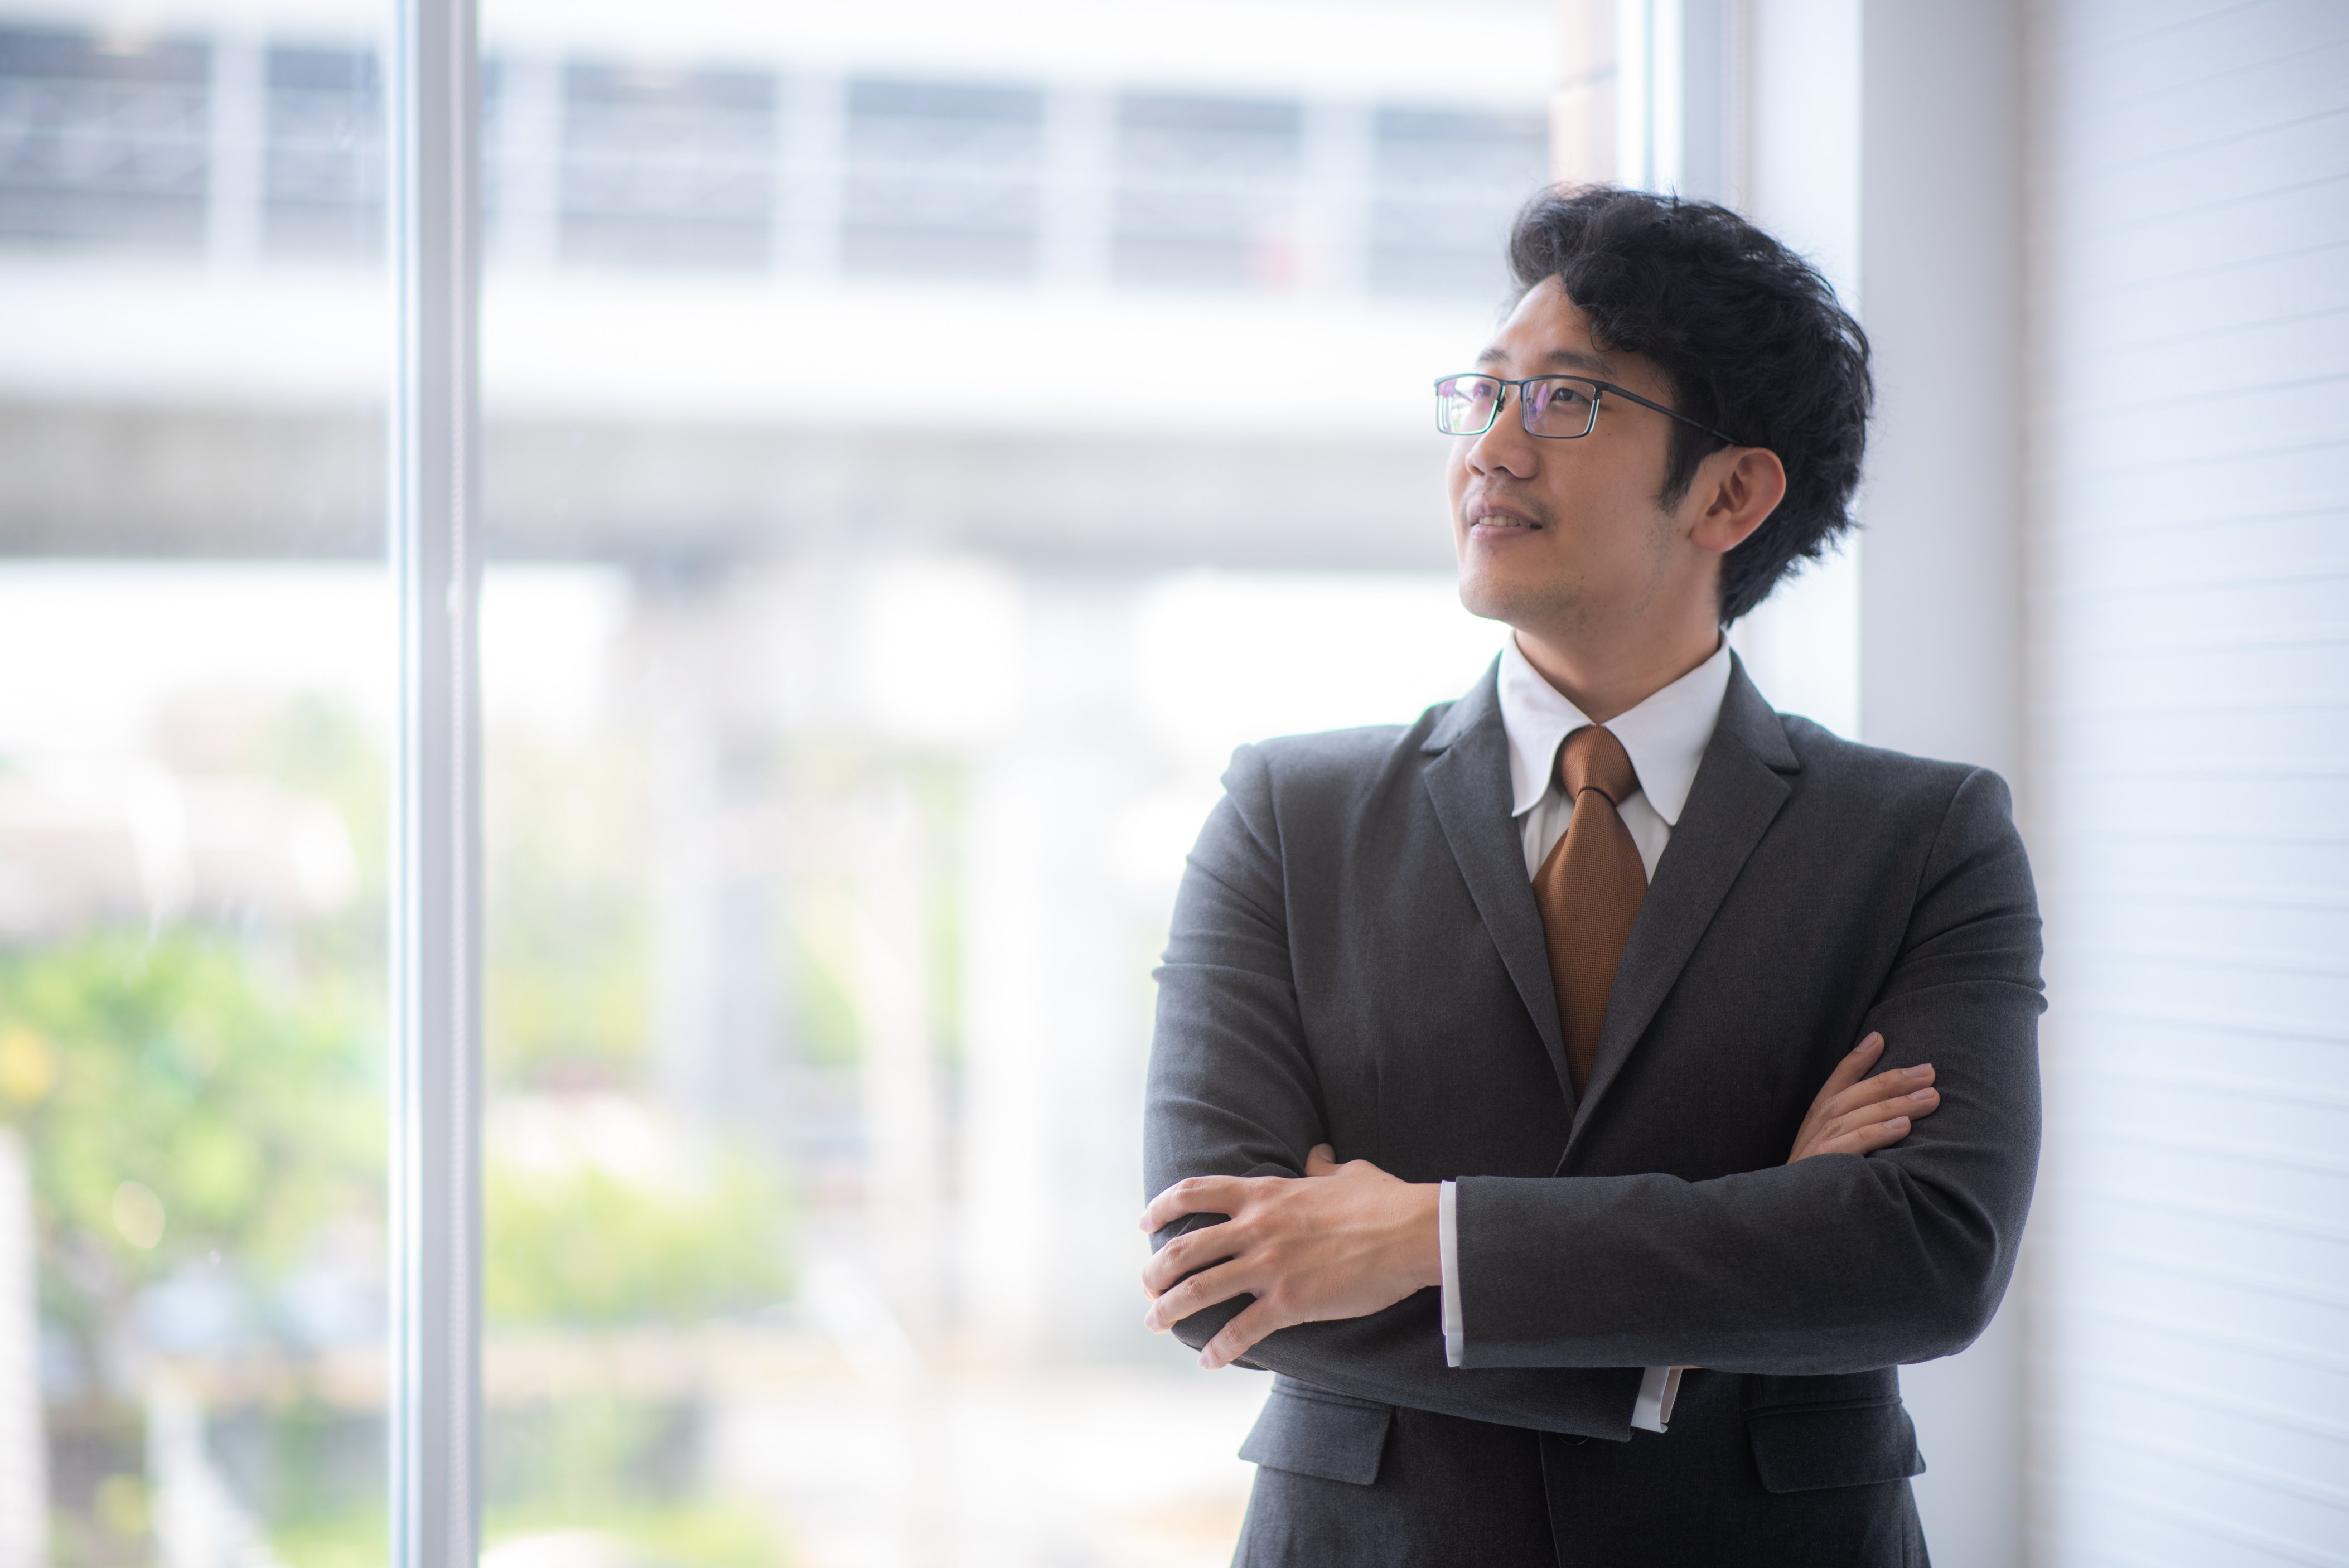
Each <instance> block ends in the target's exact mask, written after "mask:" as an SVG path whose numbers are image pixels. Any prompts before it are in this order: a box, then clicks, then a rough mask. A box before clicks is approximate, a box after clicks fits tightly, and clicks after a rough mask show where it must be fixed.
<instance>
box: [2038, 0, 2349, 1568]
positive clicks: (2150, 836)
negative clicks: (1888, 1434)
mask: <svg viewBox="0 0 2349 1568" xmlns="http://www.w3.org/2000/svg"><path fill="white" fill-rule="evenodd" d="M2029 58H2030V62H2031V66H2030V84H2031V89H2030V90H2031V102H2032V120H2033V127H2034V134H2033V143H2032V147H2031V153H2030V163H2029V170H2030V180H2031V191H2032V201H2033V246H2032V256H2031V271H2030V274H2029V285H2030V292H2029V301H2030V320H2031V324H2032V330H2031V334H2030V338H2029V343H2030V355H2029V359H2028V372H2029V377H2030V383H2031V385H2032V387H2033V398H2032V404H2031V407H2032V415H2031V425H2030V428H2031V431H2032V460H2031V465H2030V469H2029V481H2028V483H2029V490H2028V494H2029V499H2030V502H2031V515H2032V519H2033V529H2032V537H2031V545H2032V566H2033V596H2032V601H2031V612H2032V623H2033V663H2032V665H2031V681H2030V686H2029V689H2030V692H2031V721H2032V736H2033V752H2034V757H2035V765H2034V769H2033V772H2034V779H2035V787H2034V791H2033V793H2034V799H2035V811H2034V815H2035V817H2036V829H2035V833H2034V848H2035V850H2036V851H2037V853H2038V856H2039V864H2040V874H2041V885H2042V888H2043V890H2044V896H2045V906H2046V913H2047V917H2048V936H2049V975H2050V979H2051V986H2052V995H2053V998H2054V1010H2053V1011H2052V1012H2051V1013H2050V1015H2049V1020H2048V1030H2047V1036H2046V1047H2045V1063H2046V1068H2047V1078H2048V1084H2049V1089H2050V1102H2049V1105H2050V1116H2049V1121H2048V1139H2047V1147H2048V1155H2047V1160H2046V1162H2045V1165H2044V1171H2043V1174H2042V1196H2041V1201H2040V1228H2039V1232H2038V1234H2037V1237H2036V1246H2037V1250H2038V1255H2037V1257H2036V1259H2035V1266H2036V1269H2037V1274H2036V1280H2035V1284H2036V1290H2035V1295H2034V1302H2033V1305H2034V1311H2033V1325H2034V1334H2033V1338H2034V1343H2033V1360H2032V1363H2031V1370H2032V1378H2031V1388H2032V1399H2031V1414H2032V1428H2031V1436H2032V1444H2033V1456H2034V1471H2035V1476H2034V1481H2035V1484H2034V1504H2033V1521H2032V1525H2033V1546H2034V1548H2035V1553H2034V1556H2035V1561H2037V1562H2038V1563H2042V1564H2046V1565H2048V1568H2072V1565H2074V1564H2081V1565H2085V1564H2089V1563H2142V1564H2147V1565H2148V1568H2151V1565H2157V1564H2160V1565H2168V1564H2177V1565H2187V1564H2195V1565H2199V1564H2213V1565H2217V1564H2226V1565H2229V1568H2233V1565H2237V1564H2244V1565H2249V1564H2283V1563H2293V1564H2338V1563H2349V1224H2345V1223H2344V1216H2349V1159H2344V1150H2349V594H2344V588H2349V461H2344V459H2349V7H2344V6H2343V5H2339V4H2338V3H2337V0H2301V3H2298V4H2292V3H2285V0H2264V3H2253V4H2233V3H2228V0H2165V3H2164V4H2161V5H2113V4H2106V3H2096V0H2041V3H2040V4H2039V5H2037V6H2036V7H2035V10H2034V15H2033V37H2032V39H2031V41H2030V56H2029Z"/></svg>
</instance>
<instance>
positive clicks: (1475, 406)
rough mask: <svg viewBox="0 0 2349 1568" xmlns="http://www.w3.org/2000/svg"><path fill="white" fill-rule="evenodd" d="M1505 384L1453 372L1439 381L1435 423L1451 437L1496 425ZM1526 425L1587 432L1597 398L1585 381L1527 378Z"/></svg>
mask: <svg viewBox="0 0 2349 1568" xmlns="http://www.w3.org/2000/svg"><path fill="white" fill-rule="evenodd" d="M1502 387H1503V383H1502V382H1500V381H1498V380H1496V379H1495V378H1494V377H1490V376H1452V377H1445V378H1444V380H1442V381H1439V382H1437V383H1436V384H1435V422H1436V427H1437V428H1439V429H1441V430H1442V431H1444V434H1446V435H1449V436H1476V435H1482V434H1483V433H1484V432H1485V431H1486V430H1488V429H1490V428H1492V427H1493V420H1494V418H1495V417H1496V415H1497V414H1498V412H1499V409H1498V405H1499V404H1500V401H1501V396H1502ZM1521 390H1522V392H1523V393H1524V396H1525V424H1526V429H1527V430H1528V431H1530V432H1531V433H1533V434H1534V435H1537V436H1582V435H1588V433H1589V431H1590V426H1591V423H1592V416H1593V414H1594V413H1595V412H1596V407H1597V405H1596V400H1595V397H1594V396H1593V393H1592V389H1591V388H1590V387H1589V386H1588V385H1587V384H1585V383H1583V382H1579V381H1571V380H1566V379H1562V378H1557V377H1550V378H1547V379H1544V380H1539V381H1528V382H1526V384H1525V386H1524V387H1522V388H1521Z"/></svg>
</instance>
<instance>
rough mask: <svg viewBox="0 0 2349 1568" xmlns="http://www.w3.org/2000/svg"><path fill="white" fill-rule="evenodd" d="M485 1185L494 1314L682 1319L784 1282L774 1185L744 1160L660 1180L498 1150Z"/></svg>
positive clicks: (749, 1302) (506, 1317)
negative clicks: (526, 1160)
mask: <svg viewBox="0 0 2349 1568" xmlns="http://www.w3.org/2000/svg"><path fill="white" fill-rule="evenodd" d="M484 1188H485V1191H484V1194H483V1195H484V1199H485V1202H486V1207H487V1209H488V1221H489V1226H488V1236H489V1248H488V1256H487V1260H486V1264H485V1268H484V1275H483V1281H482V1284H483V1289H484V1291H485V1293H486V1295H487V1297H488V1301H487V1307H488V1312H489V1316H490V1320H491V1321H492V1323H509V1324H521V1323H545V1324H568V1325H576V1326H614V1325H618V1324H624V1323H647V1322H655V1323H657V1322H670V1323H686V1322H692V1321H696V1320H698V1319H700V1318H705V1317H709V1316H711V1315H717V1314H719V1313H724V1312H730V1311H739V1310H741V1309H744V1308H749V1307H756V1306H764V1305H769V1304H771V1303H772V1302H775V1301H777V1300H779V1299H781V1297H782V1295H784V1294H785V1292H786V1290H787V1289H788V1286H789V1280H788V1276H787V1275H786V1274H785V1272H784V1270H783V1267H782V1264H781V1247H780V1245H779V1242H780V1238H779V1236H778V1234H777V1231H778V1224H779V1218H780V1216H781V1215H782V1214H783V1213H784V1212H785V1207H784V1204H783V1202H781V1192H780V1191H779V1189H778V1185H777V1183H776V1182H775V1181H773V1179H772V1178H771V1176H769V1175H768V1174H767V1172H766V1171H764V1170H763V1169H761V1167H760V1166H758V1165H755V1164H753V1163H751V1162H750V1161H748V1160H747V1159H743V1158H740V1157H730V1158H726V1159H721V1160H719V1161H716V1162H715V1164H714V1168H713V1169H710V1170H709V1171H706V1172H705V1173H703V1175H702V1177H701V1179H699V1180H688V1181H664V1182H660V1183H652V1182H646V1181H636V1180H632V1179H630V1178H627V1177H624V1176H622V1175H619V1174H616V1173H615V1172H613V1171H607V1170H605V1169H604V1168H603V1167H601V1166H598V1165H595V1164H580V1165H575V1166H572V1167H569V1168H567V1169H563V1170H558V1171H544V1170H532V1169H527V1168H523V1167H521V1166H518V1165H515V1164H513V1163H512V1162H506V1161H494V1160H493V1161H492V1163H491V1164H490V1167H489V1170H488V1172H487V1175H486V1176H485V1178H484Z"/></svg>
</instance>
